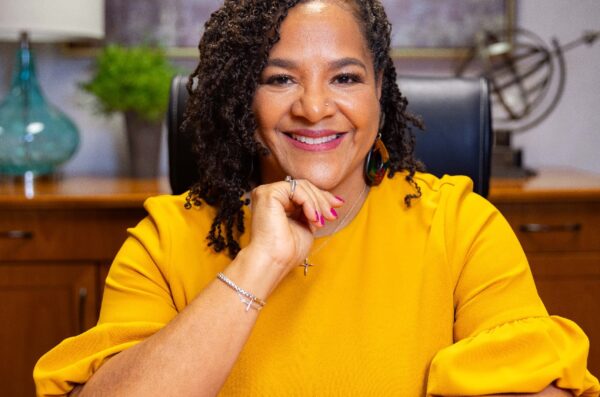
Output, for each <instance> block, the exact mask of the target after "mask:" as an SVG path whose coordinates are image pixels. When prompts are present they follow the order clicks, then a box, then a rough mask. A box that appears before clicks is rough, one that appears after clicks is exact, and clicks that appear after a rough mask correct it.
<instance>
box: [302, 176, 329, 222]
mask: <svg viewBox="0 0 600 397" xmlns="http://www.w3.org/2000/svg"><path fill="white" fill-rule="evenodd" d="M298 188H299V189H302V191H303V192H304V193H305V194H306V195H307V196H308V197H309V198H310V200H311V202H312V204H313V207H314V211H313V214H312V219H311V218H309V219H310V220H311V223H314V224H316V225H317V226H319V227H320V226H324V224H325V218H324V217H323V207H322V206H321V200H320V199H319V196H318V195H317V194H316V192H315V191H314V189H312V188H311V184H310V182H308V181H306V180H303V179H299V180H298ZM308 216H309V215H307V217H308Z"/></svg>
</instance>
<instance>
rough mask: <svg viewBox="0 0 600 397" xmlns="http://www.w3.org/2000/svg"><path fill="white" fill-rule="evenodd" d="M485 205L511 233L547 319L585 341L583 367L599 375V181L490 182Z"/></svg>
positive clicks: (546, 175)
mask: <svg viewBox="0 0 600 397" xmlns="http://www.w3.org/2000/svg"><path fill="white" fill-rule="evenodd" d="M490 200H491V201H492V202H493V203H494V204H495V205H496V206H497V207H498V208H499V209H500V211H501V212H502V213H503V214H504V216H505V217H506V218H507V220H508V222H509V223H510V224H511V226H512V227H513V229H514V231H515V233H516V234H517V237H518V238H519V241H520V242H521V244H522V246H523V249H524V250H525V252H526V254H527V258H528V259H529V263H530V266H531V270H532V272H533V275H534V278H535V281H536V286H537V288H538V292H539V294H540V296H541V297H542V300H543V301H544V303H545V305H546V307H547V309H548V311H549V312H550V314H556V315H560V316H563V317H567V318H569V319H571V320H573V321H575V322H576V323H577V324H578V325H579V326H581V328H583V330H584V331H585V332H586V334H587V335H588V337H589V338H590V356H589V358H588V366H589V368H590V370H591V371H592V373H593V374H595V375H596V376H598V374H600V176H598V175H593V174H586V173H582V172H577V171H571V170H545V171H542V172H541V173H540V174H539V175H538V176H537V177H533V178H530V179H526V180H513V181H510V180H504V181H503V180H495V181H492V189H491V192H490Z"/></svg>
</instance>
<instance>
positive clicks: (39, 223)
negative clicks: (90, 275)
mask: <svg viewBox="0 0 600 397" xmlns="http://www.w3.org/2000/svg"><path fill="white" fill-rule="evenodd" d="M144 215H145V212H144V210H143V209H139V210H137V209H136V210H131V209H127V210H124V209H95V210H90V209H74V210H71V211H69V210H58V209H57V210H54V209H46V210H16V211H8V210H2V211H0V262H4V261H9V260H12V261H22V260H46V261H48V260H90V259H91V260H111V259H112V257H113V256H114V255H115V254H116V253H117V251H118V249H119V247H120V246H121V244H123V241H124V240H125V238H126V235H127V232H126V229H127V228H128V227H132V226H135V225H136V224H137V223H138V222H139V221H140V220H141V219H142V218H143V217H144Z"/></svg>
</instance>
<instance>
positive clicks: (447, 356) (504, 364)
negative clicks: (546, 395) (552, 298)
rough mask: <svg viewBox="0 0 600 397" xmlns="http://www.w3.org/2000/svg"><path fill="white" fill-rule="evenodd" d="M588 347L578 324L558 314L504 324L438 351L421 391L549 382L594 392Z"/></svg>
mask: <svg viewBox="0 0 600 397" xmlns="http://www.w3.org/2000/svg"><path fill="white" fill-rule="evenodd" d="M588 348H589V342H588V339H587V337H586V336H585V334H584V333H583V332H582V331H581V329H580V328H579V327H578V326H577V325H576V324H575V323H573V322H572V321H569V320H567V319H564V318H561V317H557V316H551V317H538V318H528V319H523V320H517V321H513V322H510V323H505V324H502V325H499V326H497V327H494V328H492V329H489V330H485V331H482V332H480V333H478V334H477V335H475V336H472V337H468V338H465V339H463V340H461V341H459V342H457V343H455V344H453V345H451V346H449V347H447V348H445V349H443V350H441V351H439V352H438V354H437V355H436V356H435V358H434V359H433V361H432V363H431V367H430V372H429V382H428V388H427V393H428V396H455V395H461V396H477V395H486V394H497V393H514V392H520V393H536V392H539V391H540V390H543V389H544V388H545V387H547V386H548V385H549V384H552V383H553V384H554V385H555V386H556V387H559V388H561V389H568V390H571V391H572V392H573V393H574V394H575V395H576V396H586V397H587V396H598V393H599V392H600V388H599V387H598V380H597V379H596V378H595V377H594V376H592V375H591V374H590V373H589V372H587V371H586V362H587V353H588Z"/></svg>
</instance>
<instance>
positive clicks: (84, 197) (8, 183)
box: [0, 176, 171, 208]
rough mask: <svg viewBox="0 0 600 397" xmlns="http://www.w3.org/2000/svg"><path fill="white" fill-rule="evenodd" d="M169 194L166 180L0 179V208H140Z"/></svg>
mask: <svg viewBox="0 0 600 397" xmlns="http://www.w3.org/2000/svg"><path fill="white" fill-rule="evenodd" d="M160 194H171V188H170V186H169V180H168V178H167V177H160V178H152V179H134V178H125V177H99V176H87V177H85V176H73V177H71V176H70V177H52V178H40V179H36V180H34V181H32V182H29V183H27V182H26V181H24V180H23V179H22V178H20V179H19V180H17V179H8V178H4V179H0V207H3V208H24V207H36V208H52V207H58V206H60V207H61V208H65V207H68V208H80V207H90V208H141V206H142V203H143V202H144V200H145V199H146V198H148V197H150V196H155V195H160Z"/></svg>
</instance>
